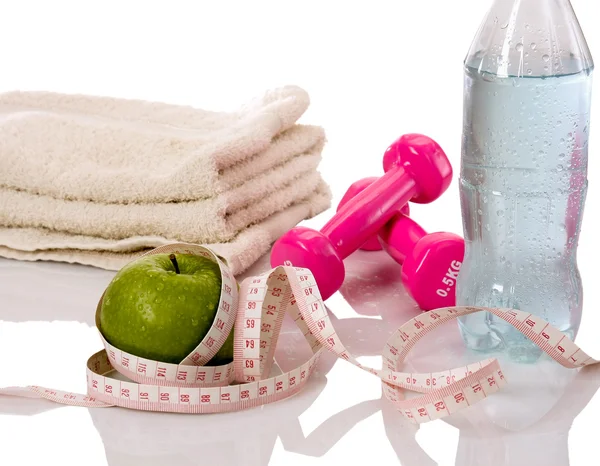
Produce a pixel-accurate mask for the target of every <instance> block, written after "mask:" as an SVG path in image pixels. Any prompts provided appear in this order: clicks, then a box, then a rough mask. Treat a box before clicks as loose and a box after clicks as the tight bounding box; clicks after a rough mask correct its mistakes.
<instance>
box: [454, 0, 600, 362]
mask: <svg viewBox="0 0 600 466" xmlns="http://www.w3.org/2000/svg"><path fill="white" fill-rule="evenodd" d="M593 67H594V65H593V61H592V57H591V55H590V52H589V50H588V46H587V44H586V41H585V38H584V36H583V33H582V31H581V28H580V25H579V22H578V21H577V18H576V16H575V13H574V11H573V8H572V6H571V4H570V2H569V0H496V1H494V2H493V5H492V7H491V9H490V10H489V12H488V14H487V16H486V17H485V19H484V20H483V23H482V24H481V26H480V28H479V31H478V33H477V35H476V37H475V39H474V41H473V43H472V45H471V49H470V50H469V53H468V55H467V57H466V60H465V68H464V73H465V77H464V119H463V124H464V127H463V140H462V157H461V170H460V188H459V190H460V196H461V209H462V218H463V230H464V236H465V241H466V245H465V248H466V250H465V257H464V262H463V264H462V266H461V271H460V275H459V278H458V282H457V288H456V297H457V304H458V305H478V306H489V307H501V308H513V309H519V310H522V311H525V312H528V313H531V314H533V315H536V316H539V317H542V318H543V319H545V320H547V321H549V322H550V323H551V324H552V325H554V326H555V327H556V328H558V329H559V330H561V331H562V332H564V333H565V334H566V335H568V336H569V337H570V338H575V336H576V333H577V330H578V327H579V323H580V320H581V311H582V299H583V292H582V283H581V278H580V275H579V271H578V268H577V261H576V259H577V258H576V254H577V243H578V238H579V232H580V226H581V220H582V215H583V207H584V203H585V198H586V190H587V165H588V163H587V162H588V135H589V132H590V102H591V87H592V70H593ZM459 328H460V331H461V334H462V337H463V339H464V341H465V344H466V346H467V347H468V348H471V349H473V350H477V351H483V352H504V353H507V354H508V355H509V357H510V358H511V359H514V360H517V361H521V362H527V361H534V360H536V359H537V358H538V357H539V355H540V353H541V352H540V351H539V349H538V347H537V346H535V345H534V344H533V343H531V342H530V341H529V340H528V339H527V338H526V337H524V336H523V335H522V334H521V333H520V332H518V331H517V330H516V329H514V328H513V327H512V326H510V325H509V324H507V323H505V322H504V321H503V320H501V319H498V318H496V317H494V316H493V315H491V314H490V313H487V312H479V313H475V314H472V315H469V316H466V317H463V318H461V319H460V321H459Z"/></svg>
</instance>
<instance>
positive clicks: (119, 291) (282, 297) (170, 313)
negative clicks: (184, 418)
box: [0, 243, 598, 423]
mask: <svg viewBox="0 0 600 466" xmlns="http://www.w3.org/2000/svg"><path fill="white" fill-rule="evenodd" d="M173 255H174V257H173ZM219 274H220V279H219ZM219 286H220V291H219V292H218V293H217V292H216V291H215V289H205V288H207V287H208V288H217V287H219ZM186 287H187V289H186ZM199 295H201V296H199ZM182 297H185V299H182ZM480 311H488V312H491V313H493V314H494V315H495V316H497V317H498V318H500V319H503V320H504V321H506V322H508V323H509V324H511V325H513V326H514V327H515V328H516V329H517V330H519V331H520V332H522V333H523V334H524V335H525V336H527V337H528V338H529V339H531V340H532V341H533V342H535V343H536V344H537V345H538V346H539V347H540V348H541V349H542V350H543V351H544V352H545V353H547V354H548V355H549V356H550V357H552V358H553V359H554V360H556V361H557V362H558V363H560V364H561V365H563V366H565V367H568V368H579V367H583V366H587V365H591V364H596V363H597V362H598V361H596V360H595V359H593V358H592V357H590V356H588V355H587V354H586V353H584V352H583V351H582V350H581V349H579V348H578V347H577V345H575V343H573V342H572V341H571V340H570V339H569V338H567V337H566V336H565V335H564V334H563V333H561V332H560V331H559V330H557V329H556V328H554V327H552V326H550V325H549V324H548V323H547V322H546V321H544V320H543V319H541V318H539V317H537V316H532V315H531V314H527V313H524V312H521V311H518V310H514V309H496V308H477V307H446V308H441V309H435V310H432V311H429V312H426V313H423V314H421V315H418V316H416V317H414V318H412V319H410V320H408V321H407V322H406V323H405V324H403V325H402V326H401V327H400V328H399V329H398V330H397V331H396V332H394V334H393V335H392V336H391V337H390V339H389V340H388V341H387V343H386V344H385V345H384V347H383V348H382V362H383V367H382V369H374V368H371V367H367V366H364V365H363V364H361V363H360V362H358V360H356V358H355V357H354V356H352V355H351V354H350V353H349V352H348V351H347V350H346V348H345V347H344V345H343V343H342V342H341V340H340V338H339V336H338V335H337V333H336V332H335V329H334V328H333V326H332V323H331V320H330V319H329V316H328V312H327V309H326V308H325V305H324V304H323V300H322V298H321V295H320V292H319V289H318V287H317V285H316V280H315V277H314V276H313V274H312V273H311V271H310V270H308V269H306V268H300V267H293V266H279V267H276V268H274V269H271V270H269V271H267V272H266V273H264V274H262V275H260V276H258V277H249V278H246V279H245V280H244V281H243V282H242V284H241V285H240V286H239V289H238V285H237V282H236V281H235V278H234V277H233V274H232V273H231V271H230V270H229V268H228V267H227V265H226V263H225V261H224V260H223V259H222V258H220V257H219V256H217V255H216V254H215V253H214V252H213V251H211V250H210V249H207V248H205V247H203V246H198V245H192V244H185V243H176V244H170V245H165V246H161V247H159V248H156V249H153V250H152V251H149V252H148V253H146V254H144V255H143V256H141V257H140V258H138V259H136V260H134V261H133V262H132V263H130V264H129V265H127V266H125V267H124V268H123V269H122V270H121V271H119V273H117V275H116V276H115V277H114V279H113V281H112V282H111V284H109V286H108V287H107V289H106V290H105V292H104V294H103V296H102V298H101V299H100V301H99V303H98V305H97V309H96V324H97V326H98V330H99V331H100V335H101V339H102V342H103V343H104V347H105V349H104V350H102V351H99V352H98V353H96V354H94V355H93V356H91V357H90V358H89V360H88V362H87V395H83V394H78V393H72V392H65V391H60V390H54V389H50V388H44V387H39V386H27V387H6V388H0V395H14V396H27V397H40V398H46V399H48V400H51V401H54V402H57V403H62V404H67V405H73V406H83V407H87V408H105V407H110V406H121V407H124V408H130V409H139V410H146V411H168V412H178V413H215V412H224V411H238V410H242V409H247V408H252V407H255V406H260V405H263V404H267V403H271V402H274V401H278V400H282V399H284V398H287V397H289V396H292V395H294V394H296V393H297V392H298V391H299V390H301V389H302V387H303V386H304V385H305V384H306V383H307V381H308V380H309V378H310V375H311V373H312V371H313V369H314V367H315V365H316V363H317V361H318V358H319V356H320V354H321V353H322V351H323V349H327V350H329V351H331V352H333V353H334V354H336V355H337V356H338V357H339V358H341V359H344V360H346V361H347V362H349V363H351V364H354V365H355V366H357V367H360V368H361V369H363V370H364V371H366V372H369V373H371V374H373V375H375V376H376V377H378V378H380V379H381V384H382V389H383V393H384V395H385V397H386V398H387V399H388V400H389V401H390V402H391V403H393V405H394V406H395V407H396V409H397V410H398V411H399V412H400V414H402V415H403V416H404V417H405V418H407V419H408V420H409V421H411V422H413V423H423V422H428V421H431V420H434V419H439V418H442V417H445V416H448V415H450V414H452V413H454V412H457V411H460V410H462V409H465V408H467V407H469V406H472V405H473V404H475V403H477V402H478V401H480V400H482V399H484V398H486V397H487V396H489V395H491V394H492V393H494V392H496V391H497V390H499V389H500V388H501V387H502V386H503V385H504V384H505V383H506V380H505V379H504V375H503V374H502V371H501V370H500V367H499V364H498V361H497V360H496V359H493V358H490V359H485V360H483V361H480V362H478V363H475V364H471V365H469V366H464V367H458V368H455V369H449V370H443V371H440V372H435V373H407V372H401V371H400V369H401V367H402V365H403V363H404V360H405V358H406V356H407V355H408V353H409V352H410V350H411V349H412V347H413V346H414V345H415V344H416V343H417V342H418V341H419V340H420V339H421V338H422V337H424V336H425V335H426V334H427V333H429V332H430V331H433V330H435V329H436V328H438V327H439V326H441V325H443V324H444V323H447V322H449V321H451V320H454V319H455V318H457V317H460V316H464V315H468V314H471V313H475V312H480ZM286 314H288V315H289V316H290V317H291V319H292V320H293V321H294V322H295V323H296V325H297V326H298V327H299V330H300V331H301V333H302V334H303V335H304V338H305V339H306V342H307V343H308V345H309V346H310V348H311V349H312V352H311V356H310V357H309V358H308V360H306V361H305V362H304V363H302V364H300V365H299V366H298V367H296V368H295V369H293V370H291V371H289V372H286V373H283V374H279V375H275V376H273V375H272V374H271V369H272V368H273V366H274V364H275V360H274V353H275V347H276V345H277V339H278V336H279V332H280V330H281V324H282V321H283V318H284V315H286ZM142 327H144V328H142ZM109 340H110V341H109ZM228 342H233V361H230V360H231V346H230V345H231V344H230V343H228ZM194 345H196V346H195V348H194V347H193V346H194ZM59 357H60V355H59ZM180 358H183V359H182V360H181V361H180V362H178V363H175V362H174V361H178V360H179V359H180ZM223 363H224V364H223ZM114 371H117V372H119V373H120V374H121V375H123V376H125V378H126V379H125V380H124V379H123V378H122V377H117V376H113V375H112V374H113V372H114ZM408 391H411V392H416V393H417V394H418V395H417V396H415V397H412V398H408V397H407V392H408Z"/></svg>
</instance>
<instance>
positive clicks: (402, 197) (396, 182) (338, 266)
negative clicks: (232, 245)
mask: <svg viewBox="0 0 600 466" xmlns="http://www.w3.org/2000/svg"><path fill="white" fill-rule="evenodd" d="M383 169H384V171H385V174H384V175H383V176H382V177H380V178H379V179H378V180H377V181H375V182H374V183H373V184H371V185H370V186H368V187H367V188H365V189H364V190H362V191H361V192H359V193H358V194H357V195H356V196H355V197H354V198H352V199H350V200H349V201H348V202H347V203H346V204H344V206H342V208H340V210H339V212H337V213H336V214H335V215H334V216H333V218H331V220H329V222H327V224H326V225H325V226H324V227H323V228H322V229H321V231H316V230H313V229H310V228H306V227H295V228H293V229H291V230H290V231H288V232H287V233H286V234H284V235H283V236H282V237H281V238H279V239H278V240H277V241H276V242H275V244H274V245H273V249H272V250H271V266H272V267H276V266H278V265H284V264H285V265H293V266H296V267H305V268H308V269H309V270H310V271H311V272H312V273H313V275H314V277H315V280H316V282H317V285H318V287H319V290H320V291H321V297H322V298H323V299H327V298H329V297H330V296H331V295H332V294H333V293H335V292H336V291H337V290H338V289H339V288H340V287H341V286H342V283H343V282H344V275H345V268H344V262H343V261H344V259H345V258H346V257H348V256H349V255H350V254H352V253H353V252H354V251H356V250H357V249H358V248H360V247H361V246H362V245H363V244H364V243H365V241H367V240H368V239H369V238H371V237H372V236H373V235H375V234H377V233H378V232H379V231H380V230H381V229H382V228H383V227H384V225H385V224H386V223H387V222H389V221H390V220H391V219H392V217H393V216H394V215H396V214H397V213H398V211H399V210H400V209H401V208H402V206H403V205H404V204H406V203H407V202H409V201H411V202H415V203H418V204H426V203H430V202H433V201H434V200H436V199H437V198H438V197H440V196H441V195H442V194H443V193H444V192H445V191H446V189H448V186H449V185H450V181H451V180H452V166H451V165H450V162H449V161H448V158H447V157H446V154H445V153H444V151H443V150H442V148H441V147H440V146H439V145H438V143H437V142H435V141H434V140H433V139H430V138H428V137H427V136H424V135H421V134H406V135H404V136H402V137H401V138H399V139H398V140H397V141H395V142H394V143H393V144H392V145H391V146H390V147H388V149H387V150H386V152H385V154H384V156H383Z"/></svg>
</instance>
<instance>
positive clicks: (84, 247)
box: [0, 182, 331, 276]
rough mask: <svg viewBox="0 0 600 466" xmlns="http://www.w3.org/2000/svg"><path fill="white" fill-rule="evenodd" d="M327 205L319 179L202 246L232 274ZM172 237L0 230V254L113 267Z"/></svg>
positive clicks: (327, 197)
mask: <svg viewBox="0 0 600 466" xmlns="http://www.w3.org/2000/svg"><path fill="white" fill-rule="evenodd" d="M330 203H331V192H330V190H329V187H328V186H327V185H326V184H325V183H324V182H323V183H321V184H320V185H319V187H318V188H317V189H316V191H315V192H314V193H313V194H311V195H309V196H308V197H306V198H305V199H301V200H299V201H298V202H296V203H294V204H293V205H292V206H290V207H289V208H287V209H284V210H282V211H280V212H277V213H275V214H273V215H271V216H270V217H268V218H266V219H265V220H263V221H262V222H260V223H257V224H255V225H252V226H250V227H249V228H246V229H245V230H243V231H242V232H241V233H239V234H238V235H236V236H235V237H234V238H233V239H232V240H231V241H228V242H218V243H205V245H206V246H208V247H209V248H211V249H213V250H214V251H215V252H216V253H217V254H220V255H221V256H223V257H224V258H225V259H226V260H227V261H228V263H229V265H230V266H231V269H232V272H233V274H234V275H236V276H237V275H239V274H241V273H243V272H245V271H246V270H247V269H248V267H250V266H251V265H252V264H253V263H254V262H256V261H257V260H258V259H260V258H261V257H262V256H263V255H264V254H266V253H268V252H269V249H270V247H271V244H272V243H273V242H274V241H275V240H276V239H277V238H279V237H280V236H281V235H283V234H284V233H285V232H286V231H287V230H289V229H290V228H292V227H293V226H294V225H296V224H297V223H299V222H301V221H302V220H304V219H307V218H310V217H314V216H315V215H317V214H319V213H321V212H323V211H324V210H326V209H327V208H328V207H329V206H330ZM176 241H177V240H176V239H175V238H173V239H167V238H164V237H151V236H147V237H141V236H140V237H130V238H125V239H123V240H106V239H103V238H95V237H91V236H78V235H69V234H65V233H61V232H53V231H49V230H45V229H41V228H37V229H36V228H0V257H5V258H9V259H18V260H24V261H40V260H41V261H57V262H68V263H77V264H84V265H91V266H94V267H99V268H103V269H107V270H119V269H120V268H121V267H123V266H124V265H125V264H127V263H128V262H129V261H131V260H132V259H134V258H135V257H137V256H139V255H141V254H142V253H144V252H145V251H148V250H149V249H152V248H155V247H157V246H161V245H163V244H167V243H170V242H176Z"/></svg>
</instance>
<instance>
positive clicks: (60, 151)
mask: <svg viewBox="0 0 600 466" xmlns="http://www.w3.org/2000/svg"><path fill="white" fill-rule="evenodd" d="M308 105H309V97H308V94H307V93H306V92H305V91H304V90H303V89H300V88H298V87H296V86H286V87H282V88H278V89H274V90H272V91H269V92H266V93H265V94H264V95H262V96H260V97H257V98H254V99H252V100H251V101H250V102H248V103H247V104H246V105H243V106H241V107H240V108H239V109H238V110H237V111H235V112H213V111H207V110H202V109H197V108H192V107H188V106H180V105H171V104H164V103H157V102H145V101H139V100H128V99H117V98H111V97H96V96H86V95H75V94H73V95H70V94H59V93H49V92H8V93H4V94H0V186H3V187H6V188H12V189H18V190H22V191H27V192H30V193H33V194H42V195H46V196H52V197H56V198H59V199H70V200H89V201H96V202H105V203H108V202H113V203H118V202H120V203H128V202H169V201H188V200H198V199H202V198H206V197H212V196H214V195H215V194H219V193H222V192H225V191H227V190H228V189H231V188H232V187H233V186H235V185H236V184H237V183H240V182H242V181H244V180H245V179H246V178H247V177H249V176H255V175H257V174H259V173H261V172H264V171H266V170H268V169H270V168H272V167H274V166H275V165H278V164H281V163H282V162H284V161H285V160H287V159H289V158H290V157H293V156H295V155H297V154H300V153H303V152H306V151H308V150H310V148H311V147H313V146H314V145H316V144H319V143H320V142H322V141H323V140H324V133H323V130H322V129H321V128H318V127H312V126H299V125H296V124H295V122H296V121H297V120H298V118H300V116H302V114H303V113H304V112H305V111H306V109H307V107H308ZM241 162H245V164H244V165H240V163H241Z"/></svg>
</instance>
